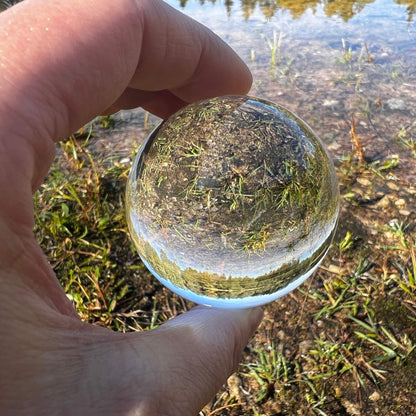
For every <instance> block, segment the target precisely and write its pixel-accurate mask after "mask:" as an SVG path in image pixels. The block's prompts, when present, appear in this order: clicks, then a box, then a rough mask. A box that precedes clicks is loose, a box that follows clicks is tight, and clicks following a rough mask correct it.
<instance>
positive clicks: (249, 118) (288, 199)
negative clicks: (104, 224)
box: [126, 96, 339, 308]
mask: <svg viewBox="0 0 416 416" xmlns="http://www.w3.org/2000/svg"><path fill="white" fill-rule="evenodd" d="M126 201H127V202H126V205H127V221H128V225H129V230H130V234H131V236H132V239H133V241H134V243H135V246H136V248H137V250H138V252H139V255H140V257H141V259H142V260H143V262H144V263H145V265H146V266H147V267H148V269H149V270H150V271H151V272H152V273H153V274H154V275H155V276H156V277H157V278H158V279H159V280H160V281H161V282H162V283H163V284H164V285H165V286H166V287H168V288H169V289H171V290H172V291H174V292H176V293H178V294H179V295H181V296H183V297H185V298H187V299H189V300H191V301H194V302H196V303H201V304H205V305H211V306H216V307H223V308H245V307H252V306H256V305H260V304H264V303H268V302H271V301H273V300H275V299H277V298H278V297H280V296H283V295H285V294H287V293H288V292H290V291H291V290H293V289H294V288H296V287H297V286H298V285H300V284H301V283H302V282H304V281H305V280H306V279H307V278H308V277H309V276H310V275H311V274H312V273H313V272H314V270H316V268H317V267H318V265H319V263H320V262H321V260H322V259H323V257H324V256H325V254H326V253H327V251H328V249H329V247H330V245H331V241H332V238H333V235H334V232H335V229H336V224H337V218H338V212H339V190H338V183H337V179H336V175H335V172H334V167H333V164H332V162H331V159H330V158H329V156H328V153H327V151H326V150H325V148H324V146H323V144H322V142H321V141H320V139H319V138H318V137H317V136H316V134H315V133H314V132H313V131H312V130H311V128H310V127H309V126H308V125H307V124H306V123H305V122H304V121H302V120H301V119H300V118H299V117H297V116H296V115H295V114H293V113H291V112H290V111H289V110H287V109H286V108H284V107H282V106H280V105H277V104H274V103H271V102H268V101H265V100H261V99H258V98H254V97H249V96H224V97H218V98H214V99H210V100H205V101H200V102H197V103H195V104H191V105H188V106H187V107H185V108H183V109H181V110H179V111H178V112H177V113H175V114H174V115H172V116H171V117H170V118H168V119H167V120H165V121H163V122H162V123H161V124H160V125H159V126H158V127H157V128H156V129H155V130H154V131H153V132H152V133H151V134H150V136H149V137H148V139H147V141H146V142H145V144H144V145H143V146H142V148H141V150H140V152H139V153H138V155H137V158H136V160H135V162H134V164H133V167H132V170H131V172H130V175H129V179H128V184H127V194H126Z"/></svg>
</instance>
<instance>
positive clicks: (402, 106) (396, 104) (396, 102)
mask: <svg viewBox="0 0 416 416" xmlns="http://www.w3.org/2000/svg"><path fill="white" fill-rule="evenodd" d="M386 104H387V107H389V108H390V110H397V111H405V110H407V105H406V103H405V102H404V101H403V100H401V99H400V98H390V99H389V100H387V101H386Z"/></svg>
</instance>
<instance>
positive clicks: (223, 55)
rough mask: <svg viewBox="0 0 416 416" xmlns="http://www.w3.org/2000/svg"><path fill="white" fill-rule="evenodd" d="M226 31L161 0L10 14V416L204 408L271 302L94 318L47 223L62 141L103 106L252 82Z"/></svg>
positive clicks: (213, 92) (2, 141)
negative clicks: (116, 320) (43, 241)
mask: <svg viewBox="0 0 416 416" xmlns="http://www.w3.org/2000/svg"><path fill="white" fill-rule="evenodd" d="M250 85H251V75H250V73H249V71H248V69H247V68H246V66H245V65H244V64H243V63H242V62H241V60H240V59H239V58H238V57H237V55H236V54H235V53H234V52H233V51H232V50H231V49H230V48H229V47H228V46H226V45H225V44H224V43H223V42H222V41H221V40H220V39H219V38H218V37H216V36H215V35H213V34H212V33H211V32H210V31H209V30H207V29H206V28H204V27H203V26H201V25H199V24H197V23H195V22H194V21H192V20H190V19H189V18H187V17H185V16H183V15H182V14H180V13H179V12H177V11H175V10H173V9H172V8H170V7H169V6H167V5H166V4H164V3H162V2H161V1H159V0H136V1H133V0H117V1H114V0H50V1H42V0H26V1H25V2H24V3H21V4H19V5H17V6H15V7H13V8H12V9H10V10H8V11H6V12H3V13H1V14H0V414H1V415H5V416H9V415H19V416H24V415H49V416H50V415H89V416H91V415H155V416H158V415H164V416H176V415H178V416H179V415H181V416H186V415H190V416H193V415H196V414H197V413H198V411H199V410H200V409H201V408H202V407H203V406H204V405H205V404H206V403H207V402H208V401H209V400H210V399H211V398H212V396H213V395H214V394H215V392H216V391H217V390H218V389H219V388H220V386H221V385H222V384H223V383H224V382H225V380H226V378H227V377H228V376H229V375H230V374H231V373H232V371H233V370H234V369H235V368H236V366H237V364H238V362H239V360H240V358H241V352H242V350H243V348H244V346H245V345H246V343H247V341H248V339H249V337H250V336H251V334H252V333H253V331H254V330H255V329H256V327H257V325H258V324H259V322H260V320H261V317H262V312H261V310H260V309H252V310H234V311H225V310H219V309H213V308H207V307H196V308H194V309H193V310H191V311H190V312H187V313H185V314H182V315H180V316H178V317H176V318H174V319H172V320H171V321H169V322H167V323H166V324H164V325H162V326H161V327H159V328H158V329H156V330H154V331H149V332H144V333H130V334H121V333H115V332H112V331H110V330H107V329H104V328H100V327H96V326H92V325H89V324H86V323H83V322H81V321H80V319H79V318H78V316H77V314H76V312H75V310H74V308H73V306H72V304H71V303H70V302H69V301H68V299H67V297H66V296H65V293H64V292H63V290H62V288H61V287H60V286H59V284H58V282H57V280H56V277H55V275H54V272H53V270H52V269H51V267H50V265H49V263H48V261H47V260H46V258H45V256H44V254H43V252H42V249H41V248H40V247H39V245H38V244H37V242H36V241H35V238H34V235H33V232H32V229H33V224H34V222H33V196H32V195H33V192H34V191H35V190H36V189H37V188H38V187H39V185H40V184H41V183H42V181H43V179H44V177H45V174H46V173H47V170H48V168H49V166H50V164H51V162H52V160H53V158H54V142H56V141H57V140H59V139H63V138H65V137H67V136H68V135H69V134H71V133H72V132H74V131H75V130H77V129H78V128H80V127H81V126H82V125H84V124H85V123H86V122H87V121H89V120H91V119H92V118H93V117H95V116H96V115H98V114H104V113H106V114H108V113H112V112H115V111H117V110H118V109H120V108H134V107H139V106H140V107H143V108H145V109H146V110H148V111H151V112H153V113H155V114H157V115H159V116H161V117H166V116H168V115H169V114H171V113H172V112H174V111H175V110H176V109H178V108H180V107H181V106H183V105H184V104H185V103H189V102H193V101H196V100H198V99H202V98H206V97H212V96H217V95H222V94H237V93H238V94H241V93H246V92H247V91H248V90H249V88H250Z"/></svg>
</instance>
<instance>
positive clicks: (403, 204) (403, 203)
mask: <svg viewBox="0 0 416 416" xmlns="http://www.w3.org/2000/svg"><path fill="white" fill-rule="evenodd" d="M394 205H396V206H398V207H404V206H405V205H406V200H405V199H403V198H400V199H398V200H397V201H394Z"/></svg>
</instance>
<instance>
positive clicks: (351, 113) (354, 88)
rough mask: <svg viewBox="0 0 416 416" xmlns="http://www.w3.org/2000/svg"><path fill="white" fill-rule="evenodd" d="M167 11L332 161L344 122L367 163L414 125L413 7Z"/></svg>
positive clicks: (272, 5)
mask: <svg viewBox="0 0 416 416" xmlns="http://www.w3.org/2000/svg"><path fill="white" fill-rule="evenodd" d="M168 3H169V4H171V5H172V6H173V7H176V8H178V9H179V10H181V11H183V12H184V13H186V14H188V15H190V16H192V17H193V18H195V19H197V20H198V21H200V22H201V23H203V24H205V25H206V26H208V27H210V28H211V29H212V30H213V31H214V32H216V33H217V34H218V35H219V36H221V37H222V38H223V39H224V40H225V41H227V42H228V43H229V44H230V45H231V46H232V47H233V48H234V49H235V50H236V51H237V52H238V53H239V55H240V56H241V57H242V58H243V59H244V61H245V62H246V63H247V64H248V65H249V67H250V69H251V70H252V72H253V76H254V84H253V88H252V91H251V93H252V94H253V95H257V96H260V97H262V98H266V99H269V100H272V101H275V102H278V103H280V104H282V105H285V106H286V107H288V108H289V109H291V110H292V111H294V112H295V113H297V114H298V115H299V116H300V117H302V118H304V119H306V121H307V122H309V124H311V126H312V128H314V129H315V130H316V131H317V133H318V135H319V136H321V138H322V139H323V140H324V141H325V142H326V144H327V146H328V147H329V148H330V150H331V151H332V152H333V155H334V156H335V157H338V158H339V157H341V156H342V154H344V153H345V152H348V151H350V149H351V144H350V140H349V138H348V136H347V137H345V133H346V132H347V134H348V131H349V130H348V128H345V127H346V125H348V124H351V118H352V117H354V118H355V119H357V120H358V126H359V128H361V129H362V130H363V133H364V134H368V135H370V136H377V137H373V139H372V141H371V143H366V146H367V148H368V149H367V150H368V151H369V152H370V153H371V152H373V153H374V154H373V155H372V156H371V157H373V158H377V157H380V156H381V155H379V154H378V153H379V151H380V150H381V149H380V146H379V143H380V142H383V143H384V144H385V145H387V146H384V147H385V149H386V150H388V149H389V148H390V144H389V143H388V142H389V141H390V140H391V137H392V136H394V135H395V134H397V133H398V131H400V129H401V128H402V127H403V126H404V125H406V126H409V125H412V123H413V122H414V118H415V108H416V105H415V98H414V96H415V94H414V92H415V86H416V65H415V64H416V24H415V22H414V19H413V12H414V10H415V8H416V2H415V1H413V2H412V1H409V2H406V3H402V4H398V3H397V2H393V1H390V0H376V1H373V2H369V1H364V2H352V1H335V2H319V1H312V2H311V1H297V2H286V1H267V2H266V1H243V0H242V1H240V2H236V1H235V2H233V1H215V0H214V1H209V2H208V1H205V2H204V1H195V0H189V1H177V0H168ZM390 117H393V118H394V120H393V121H391V120H390ZM372 148H373V150H371V149H372Z"/></svg>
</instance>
